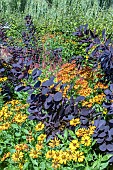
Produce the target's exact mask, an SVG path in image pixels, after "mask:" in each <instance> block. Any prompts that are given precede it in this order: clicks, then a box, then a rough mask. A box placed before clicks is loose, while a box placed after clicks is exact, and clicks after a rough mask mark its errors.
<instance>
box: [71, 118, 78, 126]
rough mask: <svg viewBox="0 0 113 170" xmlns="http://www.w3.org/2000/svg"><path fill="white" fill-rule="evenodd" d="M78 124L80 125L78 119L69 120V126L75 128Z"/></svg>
mask: <svg viewBox="0 0 113 170" xmlns="http://www.w3.org/2000/svg"><path fill="white" fill-rule="evenodd" d="M78 124H80V119H79V118H76V119H72V120H70V125H72V126H76V125H78Z"/></svg>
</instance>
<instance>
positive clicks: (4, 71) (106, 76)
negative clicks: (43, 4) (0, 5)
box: [0, 15, 113, 170]
mask: <svg viewBox="0 0 113 170" xmlns="http://www.w3.org/2000/svg"><path fill="white" fill-rule="evenodd" d="M25 25H26V28H25V31H23V32H22V36H21V40H22V41H21V44H20V43H18V44H15V41H14V40H13V39H12V38H11V37H8V36H7V33H6V31H5V27H4V25H3V24H1V26H0V42H1V54H0V100H1V101H0V109H1V110H0V146H1V149H0V167H1V170H2V169H3V170H5V169H8V170H10V169H14V170H18V169H20V170H31V169H34V170H35V169H42V170H43V169H50V170H52V169H61V170H62V169H63V170H65V169H66V170H71V169H77V170H88V169H90V170H92V169H101V170H102V169H107V170H108V169H110V168H111V169H112V167H113V165H112V164H113V116H112V115H113V107H112V105H113V94H112V92H113V84H112V83H113V75H112V65H113V62H112V55H113V47H112V42H111V40H110V37H107V35H106V34H105V30H103V31H102V37H101V38H99V35H98V34H97V33H96V31H94V32H93V31H92V30H90V29H89V28H88V24H86V25H82V26H80V27H79V28H77V30H76V32H74V33H73V37H74V36H75V37H76V38H75V39H73V40H70V43H73V44H76V48H77V49H78V51H77V55H75V56H72V57H71V58H69V59H68V61H66V60H64V59H63V57H62V52H63V49H62V48H61V47H58V48H52V49H50V48H48V49H47V48H45V45H46V37H42V40H41V38H40V37H38V33H37V31H36V28H35V26H34V24H33V21H32V18H31V16H30V15H27V16H26V17H25ZM70 36H72V35H70ZM48 37H49V38H53V37H54V35H50V36H48ZM40 40H41V41H40ZM68 41H69V40H68ZM80 46H82V50H81V51H80V55H78V52H79V47H80ZM85 50H86V51H85Z"/></svg>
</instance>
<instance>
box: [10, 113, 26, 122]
mask: <svg viewBox="0 0 113 170" xmlns="http://www.w3.org/2000/svg"><path fill="white" fill-rule="evenodd" d="M27 117H28V116H27V115H26V114H23V113H17V114H16V115H15V116H14V118H13V120H12V121H13V122H15V123H18V124H21V123H23V122H25V120H26V119H27Z"/></svg>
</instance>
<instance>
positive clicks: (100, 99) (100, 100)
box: [82, 93, 105, 107]
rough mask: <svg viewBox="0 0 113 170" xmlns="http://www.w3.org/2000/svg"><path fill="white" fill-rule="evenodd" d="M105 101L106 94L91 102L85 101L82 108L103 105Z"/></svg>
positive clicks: (94, 98) (90, 100) (92, 99)
mask: <svg viewBox="0 0 113 170" xmlns="http://www.w3.org/2000/svg"><path fill="white" fill-rule="evenodd" d="M104 99H105V94H104V93H101V94H99V95H96V96H95V97H93V98H91V99H89V101H83V102H82V106H87V107H91V106H92V105H93V104H95V103H98V104H101V103H102V101H103V100H104Z"/></svg>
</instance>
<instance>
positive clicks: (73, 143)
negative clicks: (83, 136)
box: [69, 139, 80, 151]
mask: <svg viewBox="0 0 113 170" xmlns="http://www.w3.org/2000/svg"><path fill="white" fill-rule="evenodd" d="M79 147H80V144H79V142H78V140H77V139H75V140H72V141H71V142H70V144H69V148H70V150H71V151H74V150H76V149H77V148H79Z"/></svg>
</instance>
